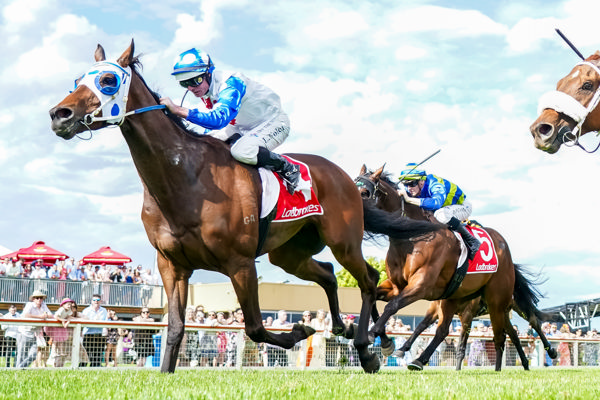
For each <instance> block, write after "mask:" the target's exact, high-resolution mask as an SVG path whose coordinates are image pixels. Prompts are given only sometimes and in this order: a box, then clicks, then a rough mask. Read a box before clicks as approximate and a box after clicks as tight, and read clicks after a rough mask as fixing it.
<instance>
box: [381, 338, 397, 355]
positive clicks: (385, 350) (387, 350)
mask: <svg viewBox="0 0 600 400" xmlns="http://www.w3.org/2000/svg"><path fill="white" fill-rule="evenodd" d="M394 350H396V346H395V345H394V342H393V341H392V340H390V345H389V346H387V347H383V345H382V346H381V354H383V355H384V356H386V357H389V356H391V355H392V354H393V353H394Z"/></svg>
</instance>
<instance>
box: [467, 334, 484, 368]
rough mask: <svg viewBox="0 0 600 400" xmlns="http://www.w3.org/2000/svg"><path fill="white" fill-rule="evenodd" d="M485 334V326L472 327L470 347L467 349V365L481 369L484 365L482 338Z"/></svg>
mask: <svg viewBox="0 0 600 400" xmlns="http://www.w3.org/2000/svg"><path fill="white" fill-rule="evenodd" d="M484 334H485V325H484V324H482V323H479V324H478V325H477V326H475V327H473V330H472V331H471V335H470V336H471V337H472V338H473V339H471V347H470V349H469V358H468V365H469V366H475V367H482V366H484V365H485V363H486V360H487V355H486V351H485V344H484V342H483V339H482V336H483V335H484Z"/></svg>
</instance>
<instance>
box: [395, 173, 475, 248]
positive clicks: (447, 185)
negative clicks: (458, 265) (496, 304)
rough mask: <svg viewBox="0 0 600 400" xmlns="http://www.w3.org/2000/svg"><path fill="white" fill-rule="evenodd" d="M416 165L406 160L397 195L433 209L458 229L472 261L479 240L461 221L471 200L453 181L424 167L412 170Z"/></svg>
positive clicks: (464, 217) (439, 217)
mask: <svg viewBox="0 0 600 400" xmlns="http://www.w3.org/2000/svg"><path fill="white" fill-rule="evenodd" d="M416 166H417V164H415V163H408V164H407V165H406V169H405V170H404V171H402V173H401V176H400V181H401V182H402V184H403V185H404V187H402V186H401V187H400V189H398V194H400V195H401V196H403V197H404V200H405V201H406V202H407V203H410V204H414V205H417V206H419V207H421V208H423V209H425V210H430V211H433V212H434V213H433V215H434V217H435V218H436V219H437V220H438V221H440V222H441V223H444V224H447V225H448V227H449V228H450V229H451V230H453V231H456V232H458V233H459V234H460V236H461V237H462V238H463V240H464V241H465V244H466V245H467V249H468V256H469V260H472V259H473V258H474V257H475V254H476V253H477V250H479V246H480V245H481V242H480V241H479V240H478V239H477V238H476V237H474V236H473V235H471V234H470V233H469V231H468V230H467V229H466V228H465V227H464V226H463V224H462V222H461V221H464V220H466V219H467V218H469V216H470V215H471V212H472V210H473V206H472V205H471V202H470V201H468V200H467V196H466V195H465V194H464V193H463V191H462V190H460V188H459V187H458V186H456V185H455V184H454V183H452V182H450V181H447V180H446V179H443V178H440V177H439V176H435V175H433V174H429V175H428V174H427V173H426V172H425V171H424V170H420V169H416V168H415V167H416ZM407 192H408V193H407Z"/></svg>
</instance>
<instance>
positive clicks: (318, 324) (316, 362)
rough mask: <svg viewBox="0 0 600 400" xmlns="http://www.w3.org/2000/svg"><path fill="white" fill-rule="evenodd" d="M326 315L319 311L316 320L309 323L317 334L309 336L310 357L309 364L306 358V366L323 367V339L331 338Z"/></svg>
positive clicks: (321, 310) (323, 311)
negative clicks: (310, 338)
mask: <svg viewBox="0 0 600 400" xmlns="http://www.w3.org/2000/svg"><path fill="white" fill-rule="evenodd" d="M326 315H327V314H325V310H323V309H320V310H318V311H317V316H316V318H315V319H311V321H310V326H311V327H312V328H313V329H314V330H316V331H317V333H316V334H314V335H312V336H311V337H312V342H311V347H312V355H311V360H310V362H308V361H309V360H308V356H307V357H306V361H307V362H308V364H307V366H309V365H311V366H313V367H322V366H325V338H326V337H327V336H329V337H331V332H330V331H329V330H328V326H327V320H326V319H325V317H326Z"/></svg>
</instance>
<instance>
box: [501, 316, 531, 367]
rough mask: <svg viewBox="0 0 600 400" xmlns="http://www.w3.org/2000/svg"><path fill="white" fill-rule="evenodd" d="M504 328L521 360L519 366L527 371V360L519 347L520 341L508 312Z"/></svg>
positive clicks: (521, 347) (520, 346)
mask: <svg viewBox="0 0 600 400" xmlns="http://www.w3.org/2000/svg"><path fill="white" fill-rule="evenodd" d="M504 326H505V327H506V332H507V333H508V337H509V338H510V341H511V342H512V344H513V346H515V348H516V349H517V353H518V354H519V358H520V359H521V365H523V368H524V369H525V371H529V360H528V359H527V356H526V355H525V351H524V350H523V346H522V345H521V339H519V334H518V333H517V331H515V328H513V326H512V323H511V322H510V318H509V317H508V312H507V313H506V314H505V317H504Z"/></svg>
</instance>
